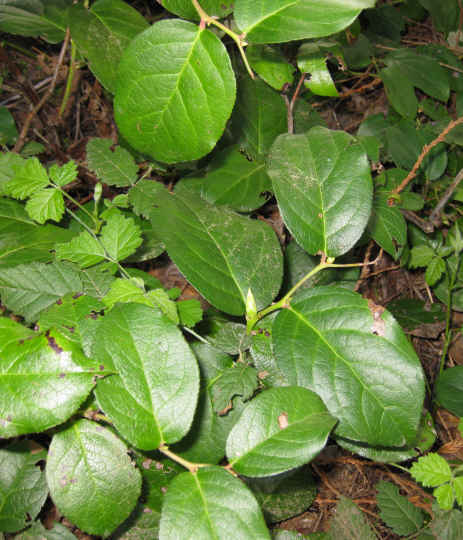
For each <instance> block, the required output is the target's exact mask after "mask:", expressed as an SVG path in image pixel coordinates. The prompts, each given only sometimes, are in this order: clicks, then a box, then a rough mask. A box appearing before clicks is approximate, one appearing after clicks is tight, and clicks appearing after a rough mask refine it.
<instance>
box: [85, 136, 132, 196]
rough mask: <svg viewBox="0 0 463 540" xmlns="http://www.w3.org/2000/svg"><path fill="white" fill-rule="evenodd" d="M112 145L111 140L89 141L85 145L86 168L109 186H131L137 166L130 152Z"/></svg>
mask: <svg viewBox="0 0 463 540" xmlns="http://www.w3.org/2000/svg"><path fill="white" fill-rule="evenodd" d="M113 145H114V143H113V141H112V140H111V139H90V141H89V142H88V144H87V162H88V168H89V169H90V170H91V171H93V172H94V173H95V174H96V175H97V177H98V178H99V179H100V180H101V181H102V182H104V183H105V184H109V185H110V186H117V187H123V186H132V185H133V184H135V182H136V181H137V172H138V166H137V164H136V163H135V160H134V159H133V157H132V155H131V154H130V152H128V151H127V150H126V149H125V148H122V147H120V146H116V147H115V148H114V150H111V147H112V146H113Z"/></svg>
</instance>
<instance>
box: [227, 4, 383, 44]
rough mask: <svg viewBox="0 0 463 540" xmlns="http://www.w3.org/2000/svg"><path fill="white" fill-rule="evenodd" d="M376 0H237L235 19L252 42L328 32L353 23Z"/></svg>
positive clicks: (326, 34) (298, 37)
mask: <svg viewBox="0 0 463 540" xmlns="http://www.w3.org/2000/svg"><path fill="white" fill-rule="evenodd" d="M374 4H375V2H374V0H330V1H329V2H320V1H319V0H236V2H235V12H234V15H235V20H236V23H237V25H238V27H239V28H240V29H241V31H242V32H244V33H245V34H246V41H249V42H252V43H281V42H285V41H294V40H296V39H308V38H316V37H322V36H328V35H330V34H334V33H336V32H339V31H340V30H342V29H343V28H346V27H347V26H349V25H350V24H351V23H352V22H353V21H354V20H355V18H356V17H357V15H358V14H359V13H360V12H361V11H362V9H365V8H369V7H373V6H374Z"/></svg>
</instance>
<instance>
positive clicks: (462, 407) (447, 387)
mask: <svg viewBox="0 0 463 540" xmlns="http://www.w3.org/2000/svg"><path fill="white" fill-rule="evenodd" d="M434 391H435V394H436V400H437V401H438V402H439V403H440V405H442V407H444V408H445V409H447V410H449V411H450V412H451V413H452V414H455V415H456V416H460V417H462V416H463V400H462V399H461V396H462V392H463V366H455V367H452V368H448V369H446V370H444V371H443V372H442V373H441V374H440V375H439V377H438V378H437V381H436V384H435V387H434Z"/></svg>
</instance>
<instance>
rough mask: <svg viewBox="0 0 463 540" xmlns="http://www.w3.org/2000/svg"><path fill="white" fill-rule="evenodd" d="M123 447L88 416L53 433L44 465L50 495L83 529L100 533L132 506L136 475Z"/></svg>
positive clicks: (137, 486) (136, 494) (137, 483)
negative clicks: (45, 464) (86, 418)
mask: <svg viewBox="0 0 463 540" xmlns="http://www.w3.org/2000/svg"><path fill="white" fill-rule="evenodd" d="M127 452H128V448H127V446H125V444H124V443H123V442H122V441H121V440H120V439H118V438H117V437H116V436H115V435H114V434H113V433H112V432H111V431H110V430H109V429H106V428H104V427H102V426H99V425H98V424H96V423H94V422H89V421H88V420H79V421H78V422H75V423H74V424H72V425H71V426H70V427H68V428H67V429H65V430H63V431H60V432H59V433H57V434H56V435H55V436H54V437H53V439H52V441H51V444H50V449H49V452H48V460H47V468H46V473H47V482H48V486H49V488H50V494H51V496H52V499H53V502H54V503H55V504H56V506H57V507H58V508H59V510H60V512H62V513H63V514H64V515H65V516H66V517H67V518H68V519H69V520H70V521H71V522H72V523H74V524H75V525H77V526H78V527H79V528H80V529H82V530H83V531H85V532H88V533H91V534H98V535H102V536H103V537H106V536H108V534H110V533H111V532H112V531H113V530H114V529H115V528H116V527H117V526H118V525H119V523H121V522H122V521H124V520H125V519H126V518H127V517H128V516H129V514H130V512H131V511H132V509H133V507H134V506H135V503H136V502H137V499H138V497H139V496H140V491H141V475H140V472H139V470H138V469H136V468H135V466H134V464H133V463H132V462H131V460H130V458H129V456H128V453H127ZM108 474H110V475H111V477H110V478H108Z"/></svg>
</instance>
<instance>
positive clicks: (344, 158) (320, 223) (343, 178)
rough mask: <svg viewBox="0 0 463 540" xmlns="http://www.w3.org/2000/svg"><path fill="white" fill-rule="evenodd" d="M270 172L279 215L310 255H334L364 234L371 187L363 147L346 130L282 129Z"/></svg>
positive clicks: (351, 244) (368, 213)
mask: <svg viewBox="0 0 463 540" xmlns="http://www.w3.org/2000/svg"><path fill="white" fill-rule="evenodd" d="M268 173H269V176H270V178H271V179H272V181H273V188H274V191H275V195H276V197H277V200H278V205H279V207H280V211H281V214H282V216H283V220H284V222H285V224H286V226H287V227H288V229H289V230H290V231H291V233H292V234H293V236H294V237H295V239H296V241H297V243H298V244H299V245H300V246H301V247H303V248H304V249H305V250H306V251H308V252H309V253H310V254H311V255H315V254H317V253H320V252H321V253H324V254H325V255H327V256H329V257H337V256H339V255H342V254H343V253H346V251H348V250H349V249H350V248H351V247H353V246H354V244H355V243H356V242H357V240H358V239H359V238H360V236H361V235H362V232H363V229H364V228H365V227H366V225H367V223H368V219H369V217H370V211H371V204H372V194H373V187H372V181H371V176H370V167H369V165H368V160H367V156H366V154H365V151H364V149H363V147H362V146H361V145H360V144H359V143H357V142H355V140H354V139H353V138H352V137H351V136H350V135H349V134H348V133H346V132H344V131H330V130H329V129H326V128H323V127H314V128H312V129H311V130H309V131H308V132H307V133H304V134H301V135H289V134H287V135H280V136H279V137H278V139H277V140H276V141H275V143H274V145H273V146H272V149H271V150H270V157H269V164H268Z"/></svg>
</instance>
